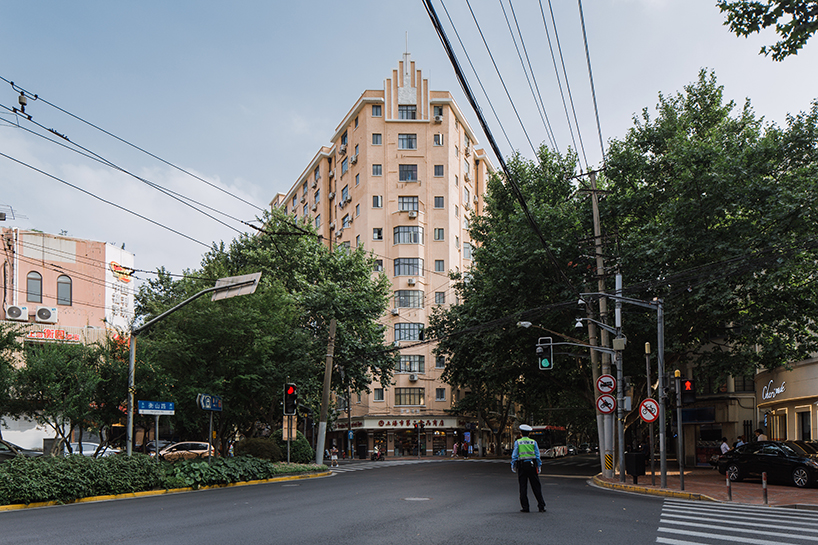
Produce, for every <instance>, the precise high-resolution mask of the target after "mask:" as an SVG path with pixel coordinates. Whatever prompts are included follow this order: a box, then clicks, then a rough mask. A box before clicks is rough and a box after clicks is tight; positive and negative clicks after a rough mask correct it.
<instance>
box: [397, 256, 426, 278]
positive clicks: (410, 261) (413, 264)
mask: <svg viewBox="0 0 818 545" xmlns="http://www.w3.org/2000/svg"><path fill="white" fill-rule="evenodd" d="M394 263H395V276H422V275H423V260H422V259H420V258H419V257H398V258H396V259H395V261H394Z"/></svg>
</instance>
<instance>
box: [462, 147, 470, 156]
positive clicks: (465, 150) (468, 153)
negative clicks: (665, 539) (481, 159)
mask: <svg viewBox="0 0 818 545" xmlns="http://www.w3.org/2000/svg"><path fill="white" fill-rule="evenodd" d="M463 153H465V154H466V157H468V156H469V155H471V148H470V147H468V146H466V149H464V150H463Z"/></svg>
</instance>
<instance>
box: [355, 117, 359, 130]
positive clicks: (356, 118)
mask: <svg viewBox="0 0 818 545" xmlns="http://www.w3.org/2000/svg"><path fill="white" fill-rule="evenodd" d="M355 128H356V129H357V128H358V116H357V115H356V116H355Z"/></svg>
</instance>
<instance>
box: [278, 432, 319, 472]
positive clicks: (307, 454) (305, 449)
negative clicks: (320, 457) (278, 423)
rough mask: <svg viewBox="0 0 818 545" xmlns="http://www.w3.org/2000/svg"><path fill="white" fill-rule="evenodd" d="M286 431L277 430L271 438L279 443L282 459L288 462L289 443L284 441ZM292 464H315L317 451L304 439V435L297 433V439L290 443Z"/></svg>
mask: <svg viewBox="0 0 818 545" xmlns="http://www.w3.org/2000/svg"><path fill="white" fill-rule="evenodd" d="M283 435H284V430H282V429H281V428H279V429H277V430H275V431H274V432H273V433H272V435H271V437H272V438H273V439H275V442H276V443H278V448H280V449H281V459H282V460H285V461H286V460H287V441H285V440H283V439H282V436H283ZM290 462H293V463H296V464H310V463H313V462H315V451H314V450H313V449H312V447H311V446H310V442H309V441H307V438H306V437H304V434H303V433H301V432H300V431H299V432H296V436H295V439H294V440H293V441H290Z"/></svg>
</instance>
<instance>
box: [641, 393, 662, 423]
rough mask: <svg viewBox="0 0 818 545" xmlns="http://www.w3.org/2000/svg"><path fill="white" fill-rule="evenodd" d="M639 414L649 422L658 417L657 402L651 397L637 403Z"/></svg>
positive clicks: (654, 420)
mask: <svg viewBox="0 0 818 545" xmlns="http://www.w3.org/2000/svg"><path fill="white" fill-rule="evenodd" d="M639 416H641V417H642V420H644V421H645V422H647V423H648V424H650V423H651V422H656V420H657V419H658V418H659V403H657V402H656V400H655V399H653V398H650V397H649V398H647V399H646V400H644V401H642V403H640V404H639Z"/></svg>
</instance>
